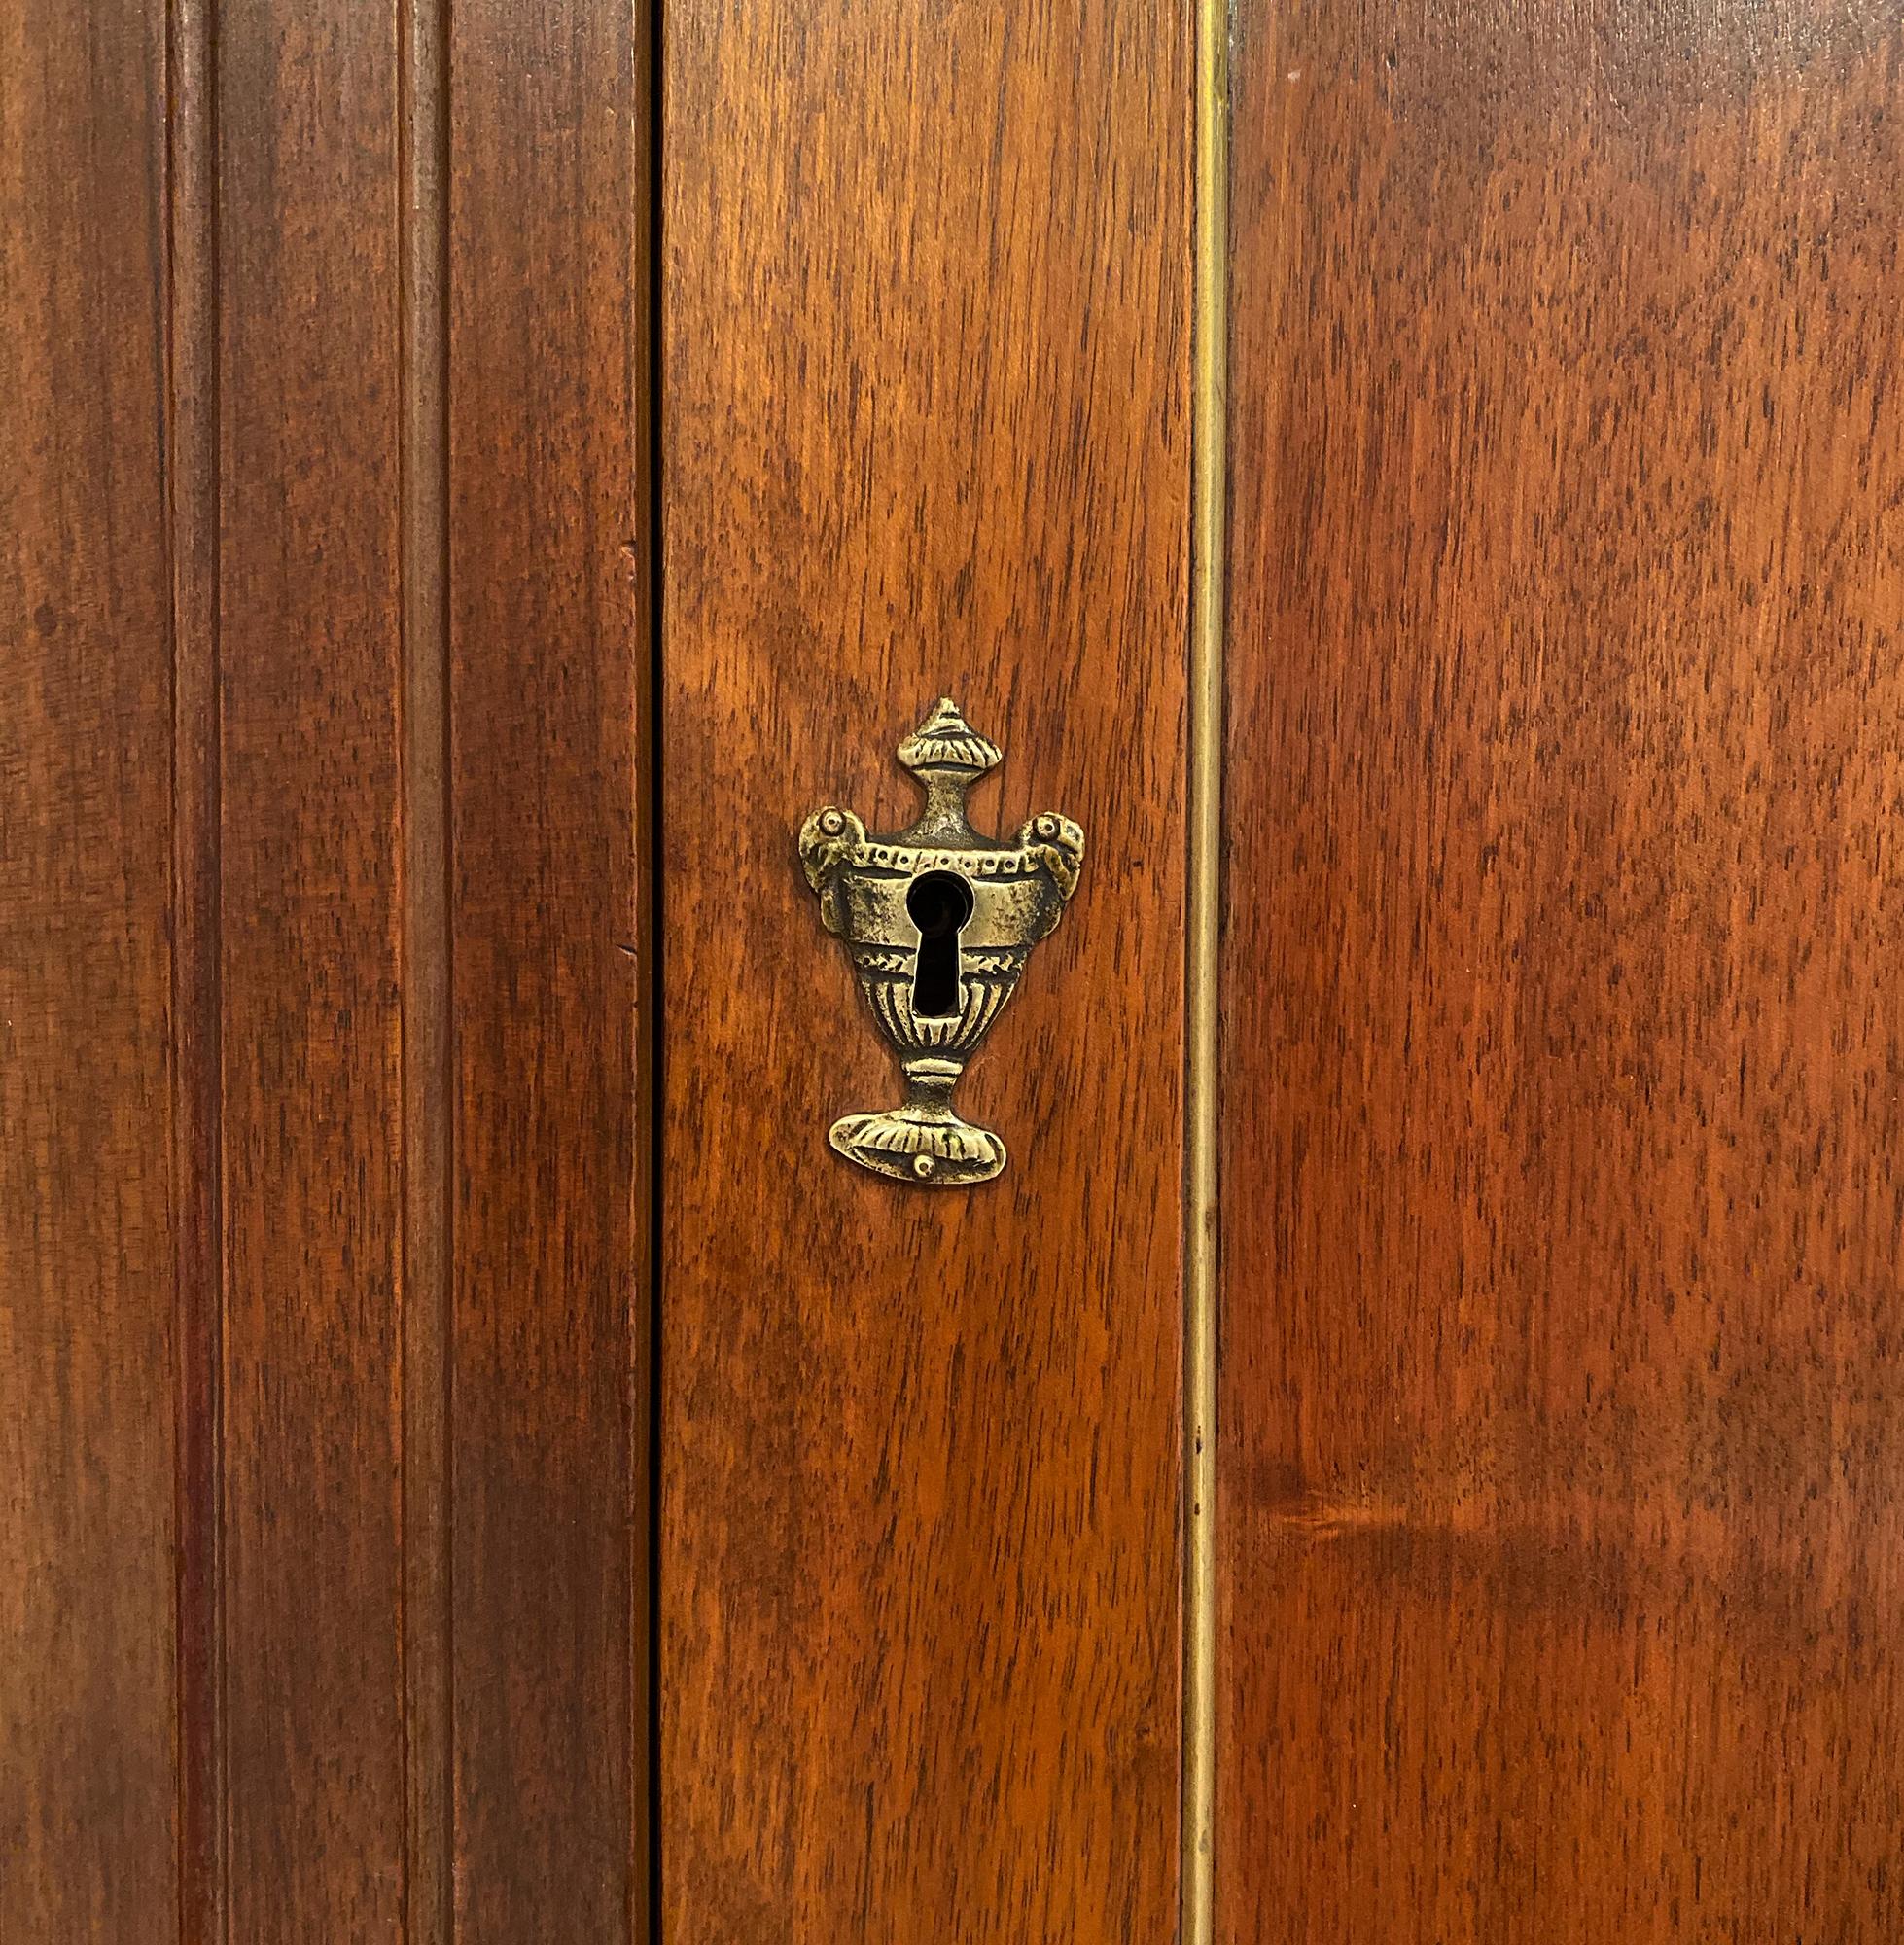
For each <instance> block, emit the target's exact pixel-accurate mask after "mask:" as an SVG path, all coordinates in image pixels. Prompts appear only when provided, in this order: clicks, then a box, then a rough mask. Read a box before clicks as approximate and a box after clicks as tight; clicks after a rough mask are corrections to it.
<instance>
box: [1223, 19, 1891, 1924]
mask: <svg viewBox="0 0 1904 1945" xmlns="http://www.w3.org/2000/svg"><path fill="white" fill-rule="evenodd" d="M1239 28H1240V32H1239V42H1238V48H1239V58H1238V67H1237V77H1236V90H1237V91H1236V116H1235V131H1236V144H1237V147H1236V157H1235V181H1234V220H1235V236H1236V250H1235V263H1234V270H1235V284H1234V294H1233V296H1234V318H1235V329H1234V371H1233V395H1234V399H1235V419H1234V447H1233V463H1234V481H1235V498H1234V551H1233V559H1232V574H1233V582H1232V589H1231V602H1232V617H1233V626H1232V631H1231V638H1230V647H1229V658H1230V711H1231V718H1230V736H1229V772H1228V793H1229V810H1228V819H1229V832H1230V847H1229V867H1228V878H1227V895H1228V935H1227V948H1226V954H1227V956H1226V979H1227V1010H1226V1018H1225V1031H1226V1036H1227V1060H1226V1073H1227V1085H1226V1092H1225V1106H1224V1115H1225V1131H1226V1146H1225V1155H1224V1169H1225V1175H1224V1182H1225V1192H1224V1212H1225V1213H1224V1222H1225V1227H1224V1246H1225V1267H1224V1282H1223V1312H1222V1360H1223V1362H1222V1385H1221V1394H1222V1395H1221V1414H1222V1418H1221V1487H1222V1491H1221V1507H1220V1529H1221V1531H1222V1533H1223V1534H1224V1535H1225V1536H1226V1543H1225V1549H1224V1569H1225V1581H1224V1605H1223V1610H1222V1637H1221V1653H1222V1657H1223V1668H1224V1671H1225V1684H1226V1694H1227V1697H1228V1703H1227V1707H1226V1709H1225V1710H1224V1712H1223V1715H1222V1717H1221V1731H1222V1733H1221V1740H1220V1745H1219V1750H1218V1765H1219V1776H1220V1779H1221V1783H1220V1788H1221V1797H1222V1816H1221V1819H1220V1822H1219V1828H1218V1853H1217V1876H1218V1893H1219V1903H1220V1913H1221V1923H1220V1927H1219V1929H1220V1935H1221V1936H1222V1937H1223V1938H1224V1939H1227V1940H1232V1941H1238V1945H1242V1942H1243V1941H1248V1945H1272V1941H1278V1940H1303V1941H1322V1940H1336V1939H1339V1940H1343V1941H1350V1940H1353V1941H1355V1945H1377V1941H1381V1945H1391V1941H1395V1945H1398V1941H1402V1940H1420V1941H1423V1945H1460V1941H1463V1940H1477V1941H1478V1940H1490V1941H1492V1940H1499V1939H1503V1938H1510V1937H1511V1938H1523V1937H1525V1938H1541V1939H1545V1940H1553V1941H1571V1940H1578V1941H1583V1945H1584V1941H1588V1940H1592V1941H1596V1945H1598V1941H1604V1940H1607V1939H1618V1940H1621V1941H1623V1945H1637V1941H1641V1940H1666V1939H1675V1940H1683V1939H1691V1938H1699V1939H1718V1938H1724V1939H1728V1940H1742V1941H1743V1940H1756V1941H1765V1945H1772V1941H1775V1940H1780V1941H1782V1940H1791V1939H1806V1940H1819V1941H1822V1940H1826V1939H1830V1940H1833V1941H1846V1945H1880V1941H1886V1940H1890V1939H1894V1938H1896V1937H1897V1936H1899V1935H1900V1933H1904V1873H1900V1872H1899V1870H1898V1868H1897V1852H1898V1844H1899V1839H1900V1836H1901V1835H1904V1786H1900V1780H1899V1774H1898V1768H1897V1760H1896V1751H1897V1749H1898V1746H1899V1742H1900V1737H1904V1705H1901V1703H1900V1691H1899V1679H1898V1678H1899V1667H1898V1653H1897V1643H1898V1641H1899V1638H1900V1628H1904V1497H1900V1494H1899V1490H1898V1482H1899V1480H1900V1478H1904V1415H1900V1410H1899V1405H1898V1399H1899V1398H1900V1397H1904V1290H1900V1285H1899V1242H1900V1228H1899V1224H1900V1215H1899V1211H1900V1192H1901V1191H1904V1178H1900V1174H1899V1167H1898V1160H1897V1157H1898V1153H1899V1149H1900V1138H1901V1137H1904V1117H1901V1116H1900V1112H1899V1099H1900V1095H1899V1082H1900V1075H1901V1072H1904V997H1901V995H1904V989H1900V986H1899V984H1898V981H1897V979H1896V977H1895V957H1896V936H1897V927H1898V922H1899V920H1900V918H1904V877H1901V876H1900V868H1899V855H1900V854H1899V850H1898V845H1897V841H1896V830H1895V827H1896V826H1897V823H1898V819H1899V816H1900V812H1901V811H1904V763H1900V760H1899V754H1898V747H1899V746H1898V725H1899V723H1900V722H1904V661H1901V660H1900V650H1904V641H1901V640H1900V633H1899V618H1900V615H1904V410H1900V405H1899V396H1900V395H1899V392H1898V385H1897V380H1898V374H1899V372H1900V371H1904V264H1900V259H1899V248H1900V236H1904V36H1900V34H1899V31H1898V28H1897V24H1896V20H1895V17H1894V15H1891V14H1889V13H1887V12H1886V10H1882V9H1870V8H1863V7H1853V6H1850V5H1828V6H1816V7H1805V8H1799V7H1787V6H1778V7H1774V8H1770V9H1767V8H1761V7H1752V6H1746V5H1743V4H1732V0H1723V3H1722V4H1718V5H1713V6H1708V7H1704V8H1701V9H1696V10H1693V11H1691V12H1686V11H1684V10H1675V11H1672V12H1670V13H1668V12H1661V11H1660V10H1658V9H1653V8H1648V7H1644V6H1640V5H1637V4H1635V5H1629V4H1624V0H1599V4H1595V5H1592V6H1588V7H1584V8H1560V7H1553V6H1545V5H1542V6H1536V7H1523V8H1513V9H1503V8H1499V7H1486V8H1481V7H1464V6H1463V7H1455V8H1452V9H1451V8H1447V7H1440V6H1436V7H1428V6H1423V5H1410V6H1404V7H1402V8H1399V9H1396V10H1387V11H1381V12H1378V11H1376V10H1373V9H1360V8H1334V9H1322V10H1311V11H1309V12H1306V13H1294V14H1291V13H1287V12H1277V11H1275V10H1272V9H1270V8H1268V7H1261V6H1254V5H1251V6H1246V7H1245V8H1244V9H1243V12H1242V15H1241V18H1240V21H1239Z"/></svg>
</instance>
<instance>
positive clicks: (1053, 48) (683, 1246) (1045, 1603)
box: [661, 0, 1189, 1945]
mask: <svg viewBox="0 0 1904 1945" xmlns="http://www.w3.org/2000/svg"><path fill="white" fill-rule="evenodd" d="M664 57H665V61H666V88H665V93H666V109H665V128H666V155H667V171H666V179H665V184H664V195H663V222H664V239H665V255H664V265H665V267H664V273H663V298H664V306H665V308H664V320H663V354H662V355H663V372H664V382H665V398H666V426H665V433H666V437H665V442H664V444H665V474H664V500H663V508H664V523H665V532H666V541H665V551H664V563H665V579H664V586H665V599H666V607H665V623H664V635H663V668H664V715H663V724H664V733H663V753H662V775H663V779H664V784H665V816H664V820H663V825H662V845H663V852H664V857H665V861H666V862H665V897H664V901H663V914H664V935H665V950H666V965H665V984H666V1018H667V1047H666V1052H667V1058H666V1063H665V1067H666V1109H665V1115H664V1122H663V1126H664V1134H665V1154H666V1157H667V1166H666V1169H665V1173H664V1194H665V1221H664V1234H665V1238H666V1242H665V1250H666V1255H665V1263H664V1275H663V1283H662V1315H663V1352H662V1360H661V1380H662V1385H663V1388H664V1409H663V1417H662V1441H663V1465H664V1481H663V1503H662V1531H663V1551H662V1564H661V1574H662V1587H663V1590H664V1597H665V1598H664V1604H663V1620H662V1627H663V1646H662V1657H661V1661H662V1682H663V1688H662V1732H663V1749H662V1799H661V1806H662V1836H663V1853H662V1891H663V1898H664V1916H665V1919H666V1922H667V1924H668V1926H669V1927H670V1932H669V1935H671V1936H678V1937H680V1938H683V1939H686V1938H690V1937H696V1938H700V1937H705V1938H713V1937H719V1938H730V1939H749V1940H767V1939H783V1938H785V1939H791V1938H800V1939H819V1938H864V1939H896V1940H897V1939H907V1940H909V1939H919V1938H926V1937H932V1938H939V1939H944V1940H954V1939H958V1940H985V1941H997V1942H998V1945H1003V1941H1006V1940H1011V1941H1017V1940H1021V1939H1030V1938H1036V1939H1078V1940H1085V1939H1089V1940H1109V1939H1123V1938H1130V1939H1157V1938H1164V1937H1168V1936H1170V1935H1171V1933H1172V1931H1173V1928H1174V1926H1175V1918H1176V1899H1177V1827H1178V1812H1177V1781H1178V1757H1179V1750H1178V1686H1179V1630H1178V1588H1179V1574H1180V1560H1179V1552H1178V1546H1177V1505H1178V1466H1179V1437H1178V1423H1179V1409H1180V1407H1179V1364H1180V1335H1181V1311H1180V1283H1181V1274H1180V1255H1181V1221H1180V1208H1181V1143H1180V1139H1179V1109H1180V1085H1179V1078H1180V1072H1181V1054H1182V1049H1181V1015H1182V1005H1181V994H1182V963H1181V943H1182V900H1183V863H1182V860H1183V852H1184V840H1183V833H1182V830H1181V807H1182V760H1183V751H1182V719H1183V704H1184V679H1183V654H1182V643H1183V639H1184V630H1185V558H1186V542H1185V529H1186V519H1187V506H1188V495H1187V438H1186V396H1185V394H1186V383H1187V372H1188V345H1187V319H1186V311H1187V295H1188V290H1187V262H1186V248H1187V236H1188V229H1187V223H1188V193H1187V143H1186V117H1187V113H1188V106H1189V102H1188V92H1187V83H1188V63H1187V52H1186V44H1185V34H1184V22H1183V21H1182V19H1181V18H1180V17H1179V16H1178V15H1177V14H1175V13H1174V12H1172V11H1171V10H1169V9H1158V8H1147V7H1140V8H1123V9H1117V8H1099V7H1095V6H1085V7H1079V6H1075V5H1073V4H1071V0H1040V4H1036V5H1031V6H1025V7H1016V8H1012V9H1008V10H990V11H988V10H982V9H980V10H969V11H966V12H964V13H961V14H960V15H959V16H958V18H957V20H956V23H955V22H953V21H952V20H950V19H941V18H938V17H937V16H935V15H933V14H931V13H929V12H921V11H919V10H906V9H892V8H859V7H849V6H843V5H838V4H831V0H829V4H823V5H820V6H817V7H808V8H806V9H804V10H802V11H801V12H800V13H799V14H798V16H797V17H795V16H792V15H789V14H787V13H785V12H774V11H771V10H762V9H758V8H752V7H736V6H724V5H718V4H707V5H701V6H693V7H688V8H684V9H681V10H679V11H678V12H677V13H676V14H674V15H672V16H671V17H670V19H669V23H668V33H667V35H666V37H665V44H664ZM942 692H951V693H953V694H955V695H956V696H957V697H958V698H959V700H960V701H961V702H962V703H963V704H965V706H966V707H967V709H968V710H969V712H970V715H971V718H972V720H973V721H974V723H975V724H976V725H978V726H979V727H980V728H982V729H984V730H986V731H988V732H989V733H990V734H992V735H994V736H995V737H997V738H998V739H999V740H1000V741H1001V742H1002V743H1003V744H1004V745H1005V752H1006V757H1005V768H1004V770H1003V771H1002V772H1001V773H1000V774H1001V775H1002V777H1003V783H1002V785H1001V784H999V783H998V782H997V781H996V780H995V781H993V782H992V783H991V784H990V787H989V788H981V790H980V791H979V793H978V794H977V795H976V797H975V799H974V803H975V809H976V811H977V814H978V821H979V822H980V823H981V824H984V825H986V826H987V827H988V828H990V826H991V824H992V820H994V819H996V820H997V822H998V824H999V825H1001V826H1004V827H1005V828H1006V829H1008V828H1010V826H1011V825H1012V824H1013V823H1015V822H1016V821H1018V820H1019V819H1021V818H1022V817H1023V816H1025V815H1026V814H1027V813H1028V811H1029V810H1030V808H1031V807H1032V806H1033V804H1034V802H1036V804H1037V805H1038V806H1040V807H1043V806H1048V805H1057V806H1061V807H1063V808H1064V809H1066V810H1067V811H1070V812H1071V813H1072V814H1074V815H1075V816H1076V817H1077V818H1078V819H1079V820H1080V821H1081V822H1082V824H1083V826H1084V829H1085V831H1086V833H1087V837H1088V842H1089V845H1090V854H1089V857H1088V860H1087V862H1086V865H1085V867H1084V880H1083V884H1082V886H1081V888H1080V890H1079V892H1078V895H1077V898H1076V900H1075V903H1074V904H1073V906H1072V908H1071V911H1070V913H1069V915H1068V916H1067V918H1066V920H1065V923H1064V925H1063V926H1062V928H1061V929H1060V930H1059V931H1058V933H1057V934H1056V935H1055V937H1053V938H1052V939H1051V940H1050V941H1049V942H1048V943H1046V944H1044V945H1041V946H1040V948H1039V955H1038V957H1037V958H1035V960H1034V962H1033V964H1032V966H1031V969H1030V972H1029V973H1028V975H1027V977H1026V979H1025V981H1024V985H1023V988H1022V990H1021V992H1020V994H1019V996H1018V997H1017V998H1016V999H1015V1000H1014V1001H1013V1003H1012V1009H1011V1011H1010V1012H1009V1013H1007V1014H1006V1015H1005V1019H1004V1021H1003V1022H1002V1023H1001V1025H1000V1028H999V1030H998V1034H997V1036H996V1039H995V1041H994V1043H992V1044H991V1045H990V1046H988V1047H987V1048H986V1049H985V1050H984V1051H983V1052H982V1053H981V1055H980V1057H979V1059H978V1060H977V1061H976V1062H975V1064H974V1066H973V1068H972V1071H971V1073H970V1076H969V1077H968V1079H967V1080H966V1083H965V1088H966V1094H965V1096H964V1097H962V1098H966V1099H969V1100H970V1105H971V1106H972V1108H973V1109H974V1110H976V1111H978V1112H980V1113H982V1114H983V1115H984V1116H985V1118H986V1119H987V1120H988V1121H989V1122H991V1123H992V1124H993V1125H995V1126H997V1127H999V1128H1000V1129H1002V1130H1004V1131H1005V1134H1006V1137H1007V1139H1008V1141H1009V1143H1010V1145H1011V1151H1012V1160H1011V1164H1010V1168H1009V1170H1008V1171H1007V1173H1006V1174H1005V1176H1004V1177H1003V1178H1002V1179H1001V1180H1000V1181H999V1182H998V1183H996V1184H994V1185H987V1186H984V1187H982V1188H979V1189H976V1190H970V1191H966V1190H945V1191H925V1190H919V1189H912V1188H909V1187H904V1186H899V1185H892V1184H888V1183H882V1182H880V1181H878V1180H876V1179H875V1178H873V1177H871V1176H869V1175H864V1174H862V1173H860V1172H858V1171H856V1170H854V1169H853V1168H852V1167H850V1166H849V1165H848V1164H846V1163H845V1162H843V1161H841V1160H840V1159H838V1158H837V1157H835V1156H834V1155H833V1154H832V1153H830V1152H829V1149H828V1148H827V1145H826V1130H827V1126H828V1124H829V1121H830V1120H831V1118H832V1117H833V1116H834V1115H835V1114H839V1113H841V1112H843V1111H844V1110H846V1109H848V1108H851V1107H856V1106H864V1105H868V1104H870V1103H873V1102H876V1101H877V1100H878V1099H879V1098H880V1097H881V1094H882V1092H883V1091H884V1090H887V1089H890V1088H892V1087H893V1086H894V1085H895V1076H894V1071H893V1067H892V1063H891V1062H890V1060H889V1059H888V1057H887V1056H886V1054H885V1053H884V1052H883V1051H882V1050H881V1048H880V1046H879V1044H878V1043H877V1042H876V1041H875V1038H874V1035H873V1032H872V1029H871V1026H870V1024H869V1016H868V1015H867V1013H866V1011H865V1008H864V1002H863V1001H862V1000H861V999H860V997H859V996H858V994H857V992H856V991H855V990H854V987H853V984H852V980H851V973H850V969H849V967H848V965H847V963H846V961H845V958H844V956H843V954H842V953H841V952H840V949H839V947H838V945H837V943H836V942H835V941H834V940H832V939H830V938H829V937H827V936H826V935H825V934H824V933H823V932H822V930H821V928H820V925H819V922H818V919H817V916H816V913H815V910H814V907H813V902H812V900H811V899H810V897H809V895H808V892H807V889H806V886H805V883H804V881H803V880H802V878H801V876H800V872H799V866H798V862H797V858H796V855H795V851H794V835H795V832H796V831H797V828H798V825H799V822H800V820H801V818H802V817H803V816H804V815H805V814H806V813H807V812H808V811H810V810H811V809H813V808H814V807H815V806H816V805H817V804H819V803H821V802H823V801H828V800H836V801H842V802H852V803H855V804H856V805H857V806H858V807H859V808H860V809H862V810H863V811H864V813H865V814H866V815H867V817H868V818H869V820H870V821H872V822H874V823H875V824H878V823H882V822H883V823H884V824H886V825H887V826H889V827H890V826H891V825H892V824H895V823H901V822H904V821H906V820H907V819H909V818H910V817H911V816H912V815H913V814H914V813H913V806H914V804H915V803H916V801H917V797H916V793H915V792H914V790H913V789H912V786H911V784H910V783H909V781H908V780H907V779H906V778H905V777H904V776H903V774H902V773H901V772H899V770H898V769H897V768H896V767H895V764H894V761H893V756H892V752H893V747H894V745H895V743H896V742H897V741H898V739H899V736H900V735H902V734H903V733H904V732H905V731H906V730H908V729H910V728H911V727H912V726H913V725H914V723H915V722H916V720H917V719H918V717H919V716H920V714H921V713H922V712H923V710H924V709H925V707H926V706H927V705H928V704H929V703H930V702H931V700H932V699H933V698H934V696H936V695H938V694H940V693H942Z"/></svg>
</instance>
